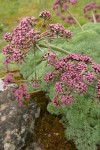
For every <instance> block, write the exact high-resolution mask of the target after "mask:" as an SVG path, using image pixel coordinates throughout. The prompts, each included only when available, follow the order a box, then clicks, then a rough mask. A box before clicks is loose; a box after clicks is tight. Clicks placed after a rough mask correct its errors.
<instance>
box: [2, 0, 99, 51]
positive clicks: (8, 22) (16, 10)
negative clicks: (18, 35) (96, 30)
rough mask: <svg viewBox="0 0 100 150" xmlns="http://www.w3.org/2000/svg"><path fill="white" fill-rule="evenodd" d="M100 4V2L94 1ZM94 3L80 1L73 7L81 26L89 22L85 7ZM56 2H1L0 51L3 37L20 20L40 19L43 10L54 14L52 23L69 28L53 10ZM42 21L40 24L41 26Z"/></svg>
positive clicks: (20, 0) (21, 0)
mask: <svg viewBox="0 0 100 150" xmlns="http://www.w3.org/2000/svg"><path fill="white" fill-rule="evenodd" d="M93 1H94V2H97V4H100V0H93ZM89 2H92V0H78V3H77V4H76V5H74V6H71V8H70V10H71V12H73V14H74V15H75V16H76V18H77V19H78V20H79V22H80V24H81V25H83V24H84V23H86V22H88V20H87V19H86V18H85V17H84V15H83V8H84V6H85V5H86V4H87V3H89ZM53 3H54V0H0V49H1V47H2V46H3V45H4V43H3V42H1V41H2V35H3V34H4V33H5V32H8V31H11V30H12V29H13V28H14V27H15V26H16V25H17V24H18V20H19V19H20V18H22V17H26V16H35V17H38V15H39V13H40V12H41V11H42V10H45V9H46V10H49V11H50V12H51V13H52V21H51V23H57V22H58V23H63V25H64V26H65V27H69V25H68V24H67V23H65V22H64V21H63V20H61V19H60V17H57V16H56V13H55V11H54V10H53V9H52V6H53ZM41 23H42V20H41V19H40V20H39V22H38V26H40V25H41Z"/></svg>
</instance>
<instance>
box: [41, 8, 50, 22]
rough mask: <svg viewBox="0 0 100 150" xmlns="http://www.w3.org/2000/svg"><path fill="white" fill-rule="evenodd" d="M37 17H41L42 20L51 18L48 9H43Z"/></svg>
mask: <svg viewBox="0 0 100 150" xmlns="http://www.w3.org/2000/svg"><path fill="white" fill-rule="evenodd" d="M39 17H41V18H43V19H44V20H49V19H50V18H51V13H50V12H49V11H48V10H44V11H42V12H41V13H40V15H39Z"/></svg>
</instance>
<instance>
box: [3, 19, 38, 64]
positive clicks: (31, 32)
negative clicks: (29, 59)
mask: <svg viewBox="0 0 100 150" xmlns="http://www.w3.org/2000/svg"><path fill="white" fill-rule="evenodd" d="M35 25H36V18H35V17H26V18H22V19H21V20H20V23H19V25H18V26H17V27H16V28H15V29H14V30H13V31H12V33H6V34H5V35H4V39H5V40H6V42H9V45H7V46H5V47H3V50H2V52H3V53H4V54H5V55H7V56H6V59H5V60H4V64H5V66H7V63H9V62H11V61H14V62H17V63H18V62H22V61H23V60H24V58H26V56H27V51H28V50H29V48H30V47H31V46H32V45H33V44H35V43H36V42H37V40H38V39H39V38H40V31H38V30H35V29H33V26H35Z"/></svg>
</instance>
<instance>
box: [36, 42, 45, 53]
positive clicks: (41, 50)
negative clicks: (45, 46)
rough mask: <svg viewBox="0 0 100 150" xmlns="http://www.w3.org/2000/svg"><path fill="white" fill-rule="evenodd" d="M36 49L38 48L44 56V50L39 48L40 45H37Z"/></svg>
mask: <svg viewBox="0 0 100 150" xmlns="http://www.w3.org/2000/svg"><path fill="white" fill-rule="evenodd" d="M36 47H37V48H38V50H40V52H41V53H42V54H44V52H43V51H42V49H41V48H40V47H39V45H37V44H36Z"/></svg>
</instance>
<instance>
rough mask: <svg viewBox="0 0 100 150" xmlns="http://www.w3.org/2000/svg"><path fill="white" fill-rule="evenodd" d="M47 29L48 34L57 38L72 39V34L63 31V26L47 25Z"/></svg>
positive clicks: (65, 30)
mask: <svg viewBox="0 0 100 150" xmlns="http://www.w3.org/2000/svg"><path fill="white" fill-rule="evenodd" d="M48 29H49V32H50V33H53V34H55V35H57V36H60V37H65V38H71V37H72V33H71V32H70V31H69V30H67V29H65V28H64V26H63V25H62V24H59V23H57V24H49V25H48Z"/></svg>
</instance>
